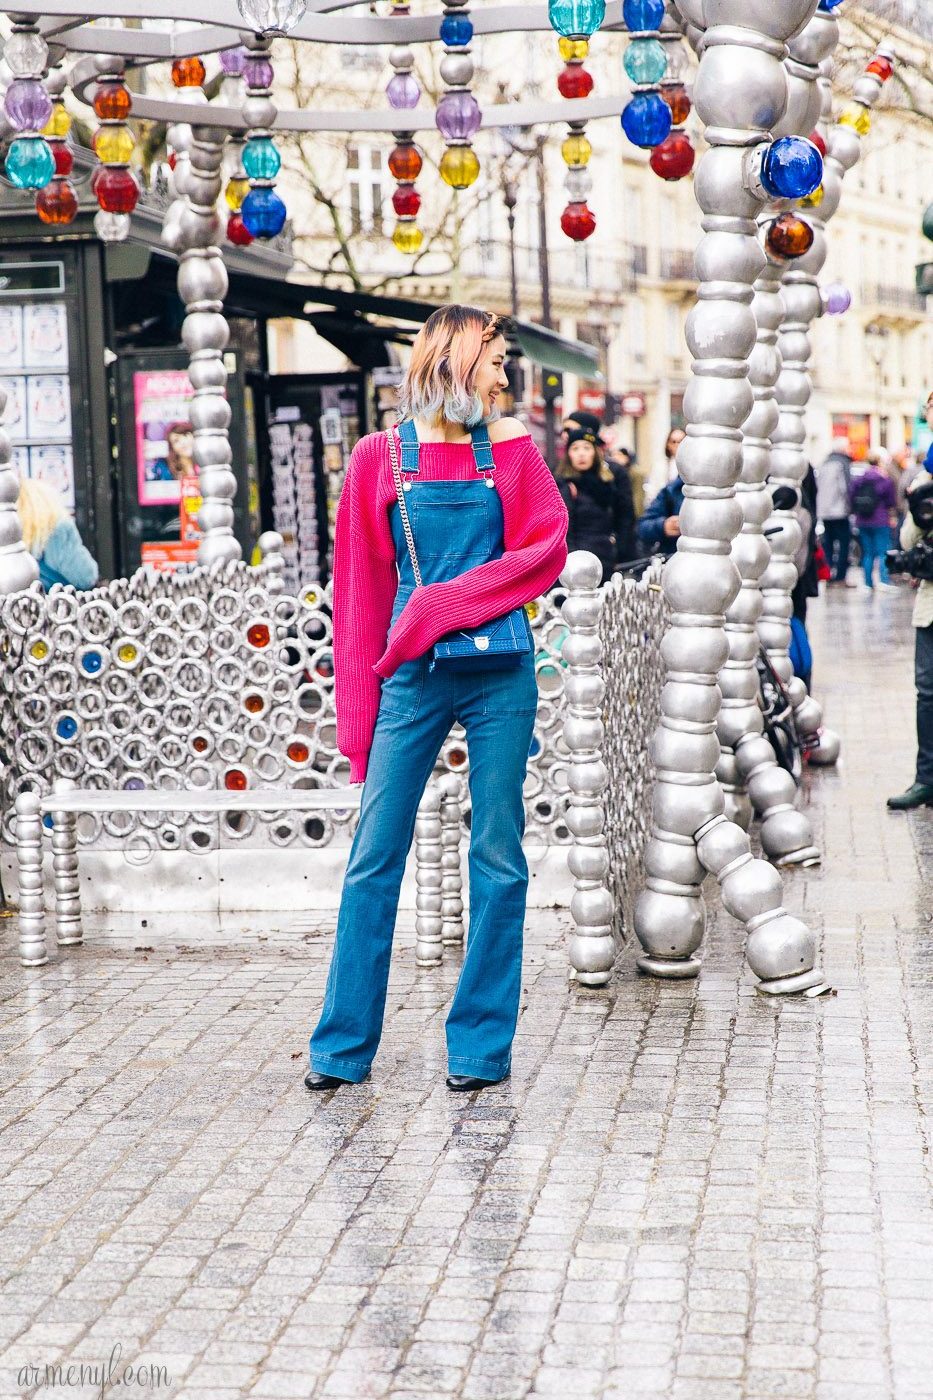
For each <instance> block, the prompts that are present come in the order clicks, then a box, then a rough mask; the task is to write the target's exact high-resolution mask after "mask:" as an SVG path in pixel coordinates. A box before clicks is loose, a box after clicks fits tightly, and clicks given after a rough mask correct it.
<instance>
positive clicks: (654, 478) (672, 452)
mask: <svg viewBox="0 0 933 1400" xmlns="http://www.w3.org/2000/svg"><path fill="white" fill-rule="evenodd" d="M686 436H687V435H686V433H685V432H684V430H683V428H671V430H670V432H669V433H668V435H667V437H666V438H665V440H664V462H663V464H662V465H661V467H660V468H658V467H656V468H655V469H654V470H653V471H652V473H651V476H650V477H649V479H648V481H647V483H646V485H645V493H646V495H647V496H649V497H650V498H651V499H654V498H655V497H656V496H657V494H658V492H660V491H663V490H664V488H665V486H670V485H672V484H673V482H674V481H675V480H676V478H677V476H678V472H677V449H678V447H679V446H680V444H681V443H682V442H683V440H684V438H685V437H686Z"/></svg>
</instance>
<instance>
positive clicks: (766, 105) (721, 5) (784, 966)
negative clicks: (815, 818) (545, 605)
mask: <svg viewBox="0 0 933 1400" xmlns="http://www.w3.org/2000/svg"><path fill="white" fill-rule="evenodd" d="M679 9H680V10H681V12H682V13H683V14H684V16H685V18H686V19H687V20H688V21H690V22H694V21H698V22H699V23H700V24H703V25H705V34H704V35H703V41H702V45H701V48H702V58H701V60H700V67H699V71H698V73H697V78H696V83H695V87H694V102H695V106H696V109H697V112H698V113H699V115H700V117H701V119H702V120H703V121H704V123H705V124H706V139H707V141H708V142H709V145H710V149H709V151H708V152H707V153H706V154H705V155H704V156H703V158H702V160H701V161H700V163H699V166H698V168H697V175H696V182H695V191H696V196H697V199H698V201H699V204H700V207H701V209H702V211H703V215H704V217H703V221H702V223H703V229H704V237H703V238H702V239H701V241H700V245H699V248H698V250H697V271H698V274H699V277H700V279H701V282H700V287H699V291H698V301H697V305H696V306H695V307H694V309H693V310H692V311H691V313H690V316H689V317H688V321H687V342H688V345H689V348H690V352H691V354H692V356H693V358H694V363H693V372H692V377H691V381H690V384H689V386H688V388H687V392H686V395H685V398H684V411H685V415H686V418H687V423H688V426H687V436H686V438H685V439H684V441H683V442H682V443H681V446H680V450H679V452H678V457H677V464H678V469H679V471H680V475H681V477H682V478H683V480H684V483H685V490H684V505H683V510H682V512H681V516H680V526H681V536H680V539H679V541H678V546H677V551H676V553H675V554H674V556H673V558H672V559H671V560H670V561H669V563H668V564H667V565H666V566H665V569H664V574H663V586H664V592H665V594H666V596H667V600H668V602H669V604H670V606H671V609H672V613H673V616H672V618H671V626H670V628H669V629H668V631H667V633H666V634H665V637H664V640H663V643H662V652H663V656H664V662H665V665H666V667H667V683H666V685H665V687H664V690H663V692H662V696H661V710H662V718H661V723H660V726H659V728H658V730H657V732H656V734H655V738H654V743H653V748H652V757H653V760H654V763H655V766H656V769H657V784H656V787H655V795H654V827H653V834H652V838H651V840H650V842H649V844H648V848H647V851H646V855H645V869H646V873H647V883H646V888H645V890H644V891H643V892H642V894H641V896H640V897H639V900H638V903H637V905H636V909H635V930H636V933H637V934H638V938H639V941H640V942H641V944H642V947H643V948H644V950H645V952H644V954H643V955H642V956H641V957H640V958H639V959H638V964H639V967H640V968H641V969H642V970H643V971H645V972H649V973H652V974H654V975H655V976H660V977H684V976H693V975H695V974H696V973H697V972H698V971H699V962H698V960H697V959H696V958H695V957H694V954H695V952H696V950H697V948H698V947H699V945H700V943H701V941H702V938H703V932H704V925H705V910H704V906H703V900H702V896H701V893H700V885H701V882H702V879H703V876H704V873H705V871H709V872H710V873H712V874H714V875H716V877H717V879H718V880H719V881H720V885H721V888H722V899H723V903H724V905H725V907H726V909H727V910H728V911H729V912H730V913H731V914H734V915H735V916H736V917H737V918H739V919H741V920H742V921H743V922H744V923H745V924H746V927H747V929H748V935H749V936H748V941H747V945H746V953H747V957H748V961H749V964H750V966H751V968H752V970H753V971H754V972H755V973H756V974H757V975H758V977H759V978H760V979H761V982H760V988H759V989H760V990H761V991H766V992H771V993H792V992H803V991H816V990H817V989H820V988H822V987H823V986H824V985H825V984H824V983H823V977H822V974H821V973H820V972H819V971H817V970H816V969H815V968H814V965H813V964H814V943H813V937H812V934H811V933H810V930H809V929H808V928H807V927H806V925H805V924H803V923H802V922H801V921H800V920H799V919H796V918H794V917H792V916H791V915H789V914H788V913H787V912H786V910H784V909H783V907H782V906H781V880H780V876H779V875H778V873H777V872H776V871H775V870H774V869H773V868H772V867H771V866H769V865H768V864H767V863H766V862H765V861H761V860H755V859H753V858H752V856H751V854H750V852H749V845H748V837H747V836H746V834H745V832H744V831H743V830H742V829H741V827H739V826H738V825H737V824H735V823H733V822H730V821H729V820H728V819H727V818H726V816H725V814H724V807H725V803H724V798H723V793H722V789H721V788H720V786H719V783H718V782H717V780H716V777H715V768H716V765H717V762H718V760H719V756H720V748H719V740H718V738H717V735H716V724H717V720H718V717H719V710H720V701H721V694H720V691H719V687H718V685H717V677H718V674H719V671H720V669H721V668H722V666H723V665H724V663H725V662H726V660H727V657H728V653H729V647H728V642H727V638H726V635H725V631H724V626H725V613H726V610H727V609H728V608H729V607H730V606H731V605H732V603H733V602H734V601H735V599H736V597H737V595H738V593H739V589H740V585H741V579H740V576H739V573H738V570H737V569H736V567H735V565H734V564H733V562H732V559H731V557H730V546H731V543H732V541H733V539H734V538H735V536H736V535H737V534H738V533H739V530H740V529H741V526H742V524H743V511H742V509H741V507H740V506H739V504H738V502H737V501H736V493H735V485H736V482H737V481H738V479H739V476H740V473H741V469H742V431H741V429H742V424H743V423H744V422H745V421H746V419H747V418H748V416H749V414H750V412H751V410H752V407H753V398H752V389H751V385H750V383H749V380H748V368H749V365H748V361H749V356H750V355H751V353H752V350H753V347H754V345H755V336H756V325H755V317H754V314H753V312H752V308H751V302H752V284H753V282H754V280H755V278H756V277H757V275H758V273H759V272H760V271H761V268H762V266H763V264H764V255H763V253H762V251H761V248H760V246H759V244H758V240H757V226H756V223H755V219H756V216H757V214H758V213H759V212H760V210H761V207H762V200H761V199H760V198H759V196H758V194H756V193H753V190H754V189H755V188H756V184H755V174H756V161H757V160H759V158H760V155H761V153H762V151H763V149H764V147H765V146H766V144H767V143H768V141H769V134H770V132H771V131H772V129H773V128H774V127H775V126H776V125H777V123H778V121H779V120H780V118H781V117H782V115H783V113H784V110H785V106H786V102H787V78H786V75H785V71H784V67H783V58H784V55H785V40H786V39H787V38H788V37H789V36H790V35H791V34H794V33H796V32H797V31H798V30H799V29H800V28H802V26H803V25H804V24H805V23H806V21H807V20H808V19H809V18H810V16H811V15H812V13H813V11H814V9H815V0H771V3H769V4H768V5H763V4H757V3H756V4H749V0H704V4H703V6H702V9H701V8H700V6H699V4H698V0H690V3H689V4H682V5H679ZM694 12H696V13H694ZM713 20H714V21H715V22H714V23H711V22H709V21H713ZM752 22H753V23H754V25H755V27H754V28H752V27H749V26H750V24H751V23H752Z"/></svg>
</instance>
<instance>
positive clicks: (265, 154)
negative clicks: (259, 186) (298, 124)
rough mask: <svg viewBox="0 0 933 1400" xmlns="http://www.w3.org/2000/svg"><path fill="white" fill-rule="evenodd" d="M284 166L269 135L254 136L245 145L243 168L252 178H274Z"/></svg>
mask: <svg viewBox="0 0 933 1400" xmlns="http://www.w3.org/2000/svg"><path fill="white" fill-rule="evenodd" d="M281 168H282V157H281V156H280V155H279V152H278V148H277V147H276V144H275V142H274V141H273V140H271V138H270V137H268V136H254V137H253V138H252V140H250V141H247V143H246V145H245V146H244V147H243V169H244V170H245V171H246V173H247V175H248V176H249V178H250V179H251V180H274V179H275V177H276V175H278V173H279V171H280V170H281Z"/></svg>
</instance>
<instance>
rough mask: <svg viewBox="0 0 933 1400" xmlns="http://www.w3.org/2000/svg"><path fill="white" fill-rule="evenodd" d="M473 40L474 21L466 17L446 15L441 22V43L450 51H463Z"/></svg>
mask: <svg viewBox="0 0 933 1400" xmlns="http://www.w3.org/2000/svg"><path fill="white" fill-rule="evenodd" d="M472 38H473V21H472V20H471V19H469V18H468V17H467V16H466V15H445V16H444V18H443V19H442V20H441V43H442V44H446V46H447V48H449V49H462V48H463V47H464V46H465V45H466V44H468V43H469V42H470V40H471V39H472Z"/></svg>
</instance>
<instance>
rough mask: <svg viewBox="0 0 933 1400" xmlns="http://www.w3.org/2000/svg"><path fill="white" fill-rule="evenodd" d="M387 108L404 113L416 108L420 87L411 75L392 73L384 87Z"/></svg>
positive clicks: (419, 96) (419, 98) (419, 97)
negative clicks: (387, 103)
mask: <svg viewBox="0 0 933 1400" xmlns="http://www.w3.org/2000/svg"><path fill="white" fill-rule="evenodd" d="M386 97H387V98H388V99H389V106H390V107H392V108H393V109H394V110H395V111H397V112H399V111H406V110H407V109H409V108H411V107H417V105H418V103H419V102H420V100H421V86H420V84H419V82H418V79H417V78H416V77H414V76H413V74H411V73H393V75H392V77H391V78H390V79H389V81H388V84H387V86H386Z"/></svg>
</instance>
